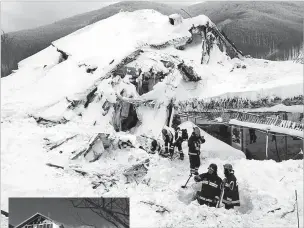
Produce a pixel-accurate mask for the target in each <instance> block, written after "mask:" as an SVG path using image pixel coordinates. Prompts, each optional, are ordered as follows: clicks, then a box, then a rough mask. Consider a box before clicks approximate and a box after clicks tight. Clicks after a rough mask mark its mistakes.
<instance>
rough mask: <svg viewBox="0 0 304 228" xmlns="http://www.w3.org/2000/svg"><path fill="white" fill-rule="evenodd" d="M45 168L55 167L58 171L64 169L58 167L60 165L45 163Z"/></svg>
mask: <svg viewBox="0 0 304 228" xmlns="http://www.w3.org/2000/svg"><path fill="white" fill-rule="evenodd" d="M46 165H47V166H50V167H55V168H58V169H64V167H63V166H60V165H54V164H51V163H46Z"/></svg>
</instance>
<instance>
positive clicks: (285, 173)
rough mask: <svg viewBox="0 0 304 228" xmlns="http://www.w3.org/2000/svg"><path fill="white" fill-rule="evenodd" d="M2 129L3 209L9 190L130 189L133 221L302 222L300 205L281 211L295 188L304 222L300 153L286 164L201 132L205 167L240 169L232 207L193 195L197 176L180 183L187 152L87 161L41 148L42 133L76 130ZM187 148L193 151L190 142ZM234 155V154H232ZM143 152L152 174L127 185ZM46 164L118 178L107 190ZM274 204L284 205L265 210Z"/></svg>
mask: <svg viewBox="0 0 304 228" xmlns="http://www.w3.org/2000/svg"><path fill="white" fill-rule="evenodd" d="M191 125H192V124H191V123H189V122H188V123H184V125H183V127H185V128H188V129H189V130H190V129H191V127H192V126H191ZM189 127H190V128H189ZM2 128H3V129H2V143H1V152H2V154H1V195H2V197H1V208H3V209H5V210H7V209H8V201H7V199H8V197H17V196H23V197H34V196H35V197H39V196H48V197H55V196H65V197H69V196H70V197H77V196H86V197H88V196H89V197H93V196H108V197H115V196H117V197H118V196H129V197H131V227H197V226H198V224H199V226H200V227H210V226H217V227H296V224H297V217H296V211H295V212H293V213H290V214H287V215H286V216H285V217H284V218H281V216H282V215H283V214H284V213H285V212H288V211H291V210H292V209H293V205H294V203H295V194H294V191H295V190H297V192H298V206H299V215H300V224H301V226H303V162H302V161H299V160H296V161H291V160H290V161H284V162H281V163H276V162H274V161H251V160H246V159H245V158H244V155H243V153H242V152H241V151H238V150H236V149H234V148H231V147H230V146H228V145H226V144H225V143H222V142H220V141H218V140H216V139H215V138H213V137H212V136H210V135H208V134H207V133H205V132H203V131H202V134H203V135H204V136H205V138H206V143H205V144H204V145H203V148H202V155H201V161H202V164H201V167H200V170H199V172H206V171H207V167H208V165H209V164H210V163H216V164H217V165H218V173H219V175H220V177H222V178H223V165H224V164H225V163H227V162H229V163H231V164H232V165H233V167H234V169H235V174H236V177H237V179H238V184H239V190H240V197H241V206H240V207H239V208H237V209H235V210H232V211H227V210H225V209H223V208H221V209H215V208H208V207H205V206H200V205H198V204H197V202H196V201H191V198H192V196H193V194H194V193H195V192H196V191H197V190H199V188H200V184H196V183H194V181H193V180H192V179H191V180H190V182H189V188H187V189H182V188H181V185H183V184H184V183H185V182H186V180H187V178H188V175H189V161H188V156H187V155H186V156H185V160H184V161H180V160H173V161H170V160H169V159H166V158H162V157H159V156H158V155H148V154H147V153H145V152H144V151H142V150H138V149H129V150H116V151H112V152H110V153H109V154H105V155H103V156H102V157H101V158H100V160H98V161H97V162H95V163H87V162H86V161H85V159H80V160H76V161H71V160H70V159H69V157H68V155H66V154H64V152H63V153H62V154H60V153H59V152H58V151H50V152H47V151H46V149H44V148H43V138H44V137H52V136H53V137H59V136H64V135H70V134H71V132H64V131H58V129H47V130H46V129H44V128H40V127H37V126H35V125H34V124H32V123H25V122H23V123H21V122H19V123H18V122H15V123H5V124H3V125H2ZM29 128H30V129H31V130H30V131H29ZM183 149H184V151H185V152H186V151H187V145H186V144H184V145H183ZM231 154H233V155H234V156H233V157H231V156H229V155H231ZM144 158H150V166H149V171H148V173H147V175H146V177H145V180H146V181H144V182H143V183H139V184H136V183H130V184H126V180H125V178H124V177H123V175H122V172H123V170H124V169H125V168H127V167H129V166H130V165H131V164H132V163H133V162H136V159H140V160H142V159H144ZM46 163H53V164H57V165H61V166H64V167H71V168H73V167H81V168H82V170H85V171H89V172H93V171H95V172H98V173H103V174H111V173H113V174H114V176H113V178H114V179H115V178H117V179H118V182H117V184H116V185H115V186H113V187H112V188H111V189H110V191H109V192H105V191H104V189H103V188H102V187H100V188H97V189H92V185H91V181H92V180H91V179H90V178H87V177H83V176H81V175H79V174H77V173H76V172H73V171H72V170H69V169H67V170H64V171H63V170H61V169H56V168H52V167H48V166H46V165H45V164H46ZM282 178H283V179H282ZM281 179H282V180H281ZM145 183H146V184H145ZM147 183H148V184H147ZM141 201H145V202H149V201H151V202H153V203H155V204H158V205H161V206H164V207H165V208H166V209H168V210H169V211H170V212H165V213H163V214H162V213H158V212H156V210H157V209H158V208H157V207H155V206H152V207H151V206H149V205H147V204H144V203H142V202H141ZM276 208H281V210H277V211H275V212H274V213H271V212H270V213H267V212H268V211H270V210H273V209H276Z"/></svg>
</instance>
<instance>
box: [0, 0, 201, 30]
mask: <svg viewBox="0 0 304 228" xmlns="http://www.w3.org/2000/svg"><path fill="white" fill-rule="evenodd" d="M153 1H155V2H163V3H168V4H176V3H179V4H183V5H185V4H193V3H196V2H202V1H195V2H191V3H189V2H190V1H181V0H171V1H170V0H167V1H161V0H153ZM116 2H120V1H117V0H108V1H102V0H100V1H72V0H65V1H59V0H53V1H46V0H40V1H28V0H19V1H12V0H9V1H7V0H6V1H2V0H1V29H2V30H3V31H5V32H13V31H18V30H23V29H29V28H35V27H38V26H41V25H46V24H50V23H53V22H55V21H58V20H60V19H64V18H67V17H71V16H74V15H77V14H81V13H85V12H88V11H92V10H97V9H100V8H102V7H104V6H107V5H110V4H113V3H116Z"/></svg>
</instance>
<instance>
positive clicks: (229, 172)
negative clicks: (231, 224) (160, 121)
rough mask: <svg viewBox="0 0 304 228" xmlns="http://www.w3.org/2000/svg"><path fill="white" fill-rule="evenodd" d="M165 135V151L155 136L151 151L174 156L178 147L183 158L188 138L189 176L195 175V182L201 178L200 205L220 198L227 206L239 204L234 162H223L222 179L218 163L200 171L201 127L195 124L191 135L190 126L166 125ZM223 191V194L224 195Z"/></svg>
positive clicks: (212, 204)
mask: <svg viewBox="0 0 304 228" xmlns="http://www.w3.org/2000/svg"><path fill="white" fill-rule="evenodd" d="M173 134H174V135H173ZM162 138H163V140H164V144H165V148H164V151H163V150H162V148H161V145H160V144H159V142H158V141H157V140H153V141H152V143H151V150H150V153H152V154H154V153H156V152H158V154H159V155H161V156H164V157H169V156H171V158H172V156H173V154H174V150H175V148H177V150H178V153H179V159H180V160H184V153H183V148H182V143H183V142H184V141H188V148H189V151H188V155H189V161H190V177H191V176H192V175H194V180H195V181H196V182H202V188H201V191H198V192H197V194H196V199H197V201H198V203H199V204H200V205H202V204H205V205H207V206H210V207H216V206H217V204H218V203H219V201H220V202H221V203H223V204H224V205H225V208H226V209H231V208H234V206H240V201H239V191H238V184H237V179H236V177H235V176H234V170H233V168H232V165H231V164H225V165H224V175H225V178H224V179H223V180H222V179H221V178H220V177H219V176H218V174H217V165H216V164H210V165H209V167H208V172H206V173H202V174H199V173H198V169H199V167H200V153H201V144H203V143H205V138H204V136H201V131H200V129H199V128H198V127H194V128H193V132H192V134H191V136H190V137H189V139H188V132H187V130H186V129H180V127H177V128H176V129H175V132H171V131H170V130H168V129H163V130H162ZM190 177H189V178H190ZM222 192H223V196H222V199H221V193H222Z"/></svg>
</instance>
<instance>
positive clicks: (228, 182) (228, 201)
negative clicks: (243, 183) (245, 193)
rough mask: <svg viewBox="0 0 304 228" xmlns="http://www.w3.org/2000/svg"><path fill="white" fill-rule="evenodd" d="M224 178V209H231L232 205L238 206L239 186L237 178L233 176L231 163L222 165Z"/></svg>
mask: <svg viewBox="0 0 304 228" xmlns="http://www.w3.org/2000/svg"><path fill="white" fill-rule="evenodd" d="M224 174H225V178H224V180H223V185H224V188H225V189H224V190H225V191H224V196H223V203H224V205H225V209H232V208H234V206H240V198H239V188H238V183H237V179H236V177H235V176H234V170H233V168H232V165H231V164H225V165H224Z"/></svg>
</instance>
